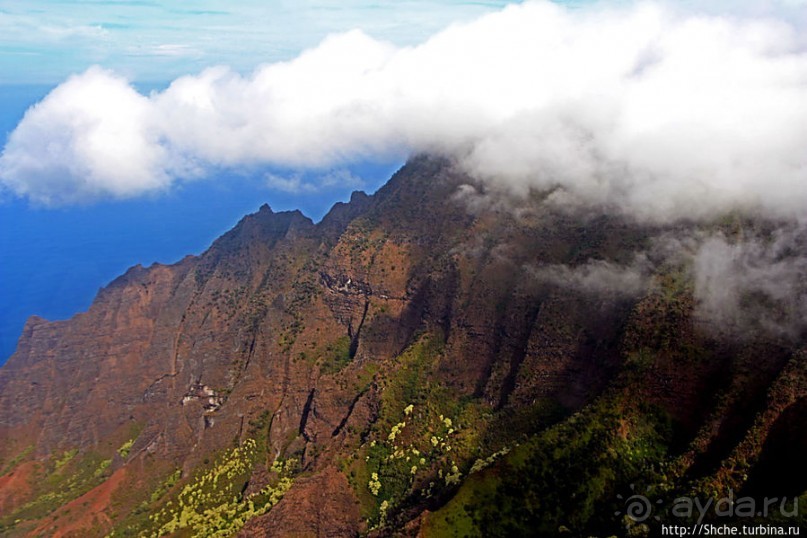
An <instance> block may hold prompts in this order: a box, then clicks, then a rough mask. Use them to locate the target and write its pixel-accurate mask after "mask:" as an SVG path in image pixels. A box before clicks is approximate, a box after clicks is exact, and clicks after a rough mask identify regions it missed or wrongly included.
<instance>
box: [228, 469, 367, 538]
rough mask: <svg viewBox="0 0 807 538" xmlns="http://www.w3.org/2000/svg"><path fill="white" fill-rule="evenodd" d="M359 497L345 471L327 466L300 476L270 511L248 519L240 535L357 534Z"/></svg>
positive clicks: (322, 537)
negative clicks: (312, 473)
mask: <svg viewBox="0 0 807 538" xmlns="http://www.w3.org/2000/svg"><path fill="white" fill-rule="evenodd" d="M360 521H361V519H360V514H359V506H358V501H357V500H356V499H355V497H354V496H353V495H352V491H351V488H350V484H349V483H348V481H347V479H346V478H345V476H344V475H343V474H341V473H340V472H339V471H337V470H335V469H333V468H332V467H329V468H326V469H324V470H323V471H321V472H319V473H317V474H316V475H313V476H311V477H306V478H301V479H299V481H298V482H297V485H296V487H294V488H293V489H292V490H291V491H289V493H288V494H287V495H286V496H285V497H284V498H283V500H282V501H280V503H278V505H277V506H276V507H275V508H273V509H272V510H271V511H270V512H269V513H267V514H265V515H263V516H259V517H256V518H255V519H253V520H251V521H249V522H248V523H247V524H246V525H245V526H244V528H243V529H242V530H241V532H240V533H239V534H238V536H240V537H243V538H248V537H256V538H269V537H272V536H294V535H297V536H312V537H314V536H316V537H317V538H340V537H342V536H356V535H357V534H358V533H359V530H360V528H361V525H360Z"/></svg>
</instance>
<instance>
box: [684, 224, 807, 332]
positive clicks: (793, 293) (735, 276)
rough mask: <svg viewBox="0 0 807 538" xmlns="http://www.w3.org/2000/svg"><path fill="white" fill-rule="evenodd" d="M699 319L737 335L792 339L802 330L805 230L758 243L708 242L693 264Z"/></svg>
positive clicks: (806, 319)
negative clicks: (762, 335) (759, 335)
mask: <svg viewBox="0 0 807 538" xmlns="http://www.w3.org/2000/svg"><path fill="white" fill-rule="evenodd" d="M692 270H693V277H694V285H695V288H694V292H695V298H696V299H697V300H698V312H697V313H698V315H699V316H700V317H701V318H702V319H703V320H706V321H708V322H709V323H714V324H716V325H717V326H718V327H719V328H720V329H722V330H730V331H731V332H732V333H734V334H735V335H737V336H743V335H745V336H756V335H758V334H760V333H762V334H764V335H767V336H770V337H776V338H785V339H791V340H797V339H799V338H801V337H803V333H804V331H805V329H807V227H805V226H803V225H802V226H794V227H783V228H780V229H778V230H776V231H775V232H774V234H773V237H771V238H770V239H768V240H766V241H763V240H760V239H758V238H753V239H750V240H740V241H736V240H735V241H729V240H727V239H726V238H725V237H723V236H722V235H716V236H712V237H709V238H708V239H706V240H705V241H703V243H702V244H701V245H700V247H699V248H698V251H697V253H696V254H695V256H694V259H693V264H692Z"/></svg>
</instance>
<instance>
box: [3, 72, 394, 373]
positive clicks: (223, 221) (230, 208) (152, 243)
mask: <svg viewBox="0 0 807 538" xmlns="http://www.w3.org/2000/svg"><path fill="white" fill-rule="evenodd" d="M49 90H50V88H49V87H45V86H0V135H2V143H3V146H5V140H6V137H7V136H8V134H9V133H10V132H11V131H12V130H13V129H14V127H15V126H16V125H17V123H18V122H19V121H20V119H21V118H22V116H23V114H24V113H25V110H26V109H27V108H28V107H29V106H31V105H32V104H34V103H36V102H37V101H39V100H40V99H42V97H44V96H45V95H46V94H47V92H48V91H49ZM141 91H143V89H142V88H141ZM401 164H402V163H401V162H400V161H396V162H388V163H365V164H361V165H357V166H354V167H351V168H350V170H351V171H352V172H353V173H354V174H355V175H358V176H359V177H361V178H362V179H363V180H364V185H363V186H362V190H364V191H366V192H374V191H375V190H376V189H378V187H380V186H381V185H383V184H384V183H385V182H386V180H387V179H389V177H390V176H391V175H392V173H394V172H395V170H397V169H398V168H399V167H400V166H401ZM273 172H278V171H275V170H273ZM279 172H281V173H282V172H284V171H279ZM286 172H288V171H286ZM262 175H263V173H257V172H255V173H254V175H253V176H252V177H246V178H245V177H242V176H241V174H238V173H237V171H231V172H229V173H228V172H222V173H220V174H217V176H216V177H211V178H208V179H205V180H197V181H195V182H190V183H185V184H182V185H180V186H179V187H178V188H176V189H175V190H173V191H172V192H170V193H167V194H160V195H156V196H147V197H143V198H137V199H131V200H117V201H101V202H98V203H95V204H93V205H85V206H72V207H65V208H57V209H49V208H42V207H33V206H31V205H30V204H29V203H28V202H27V200H22V199H19V198H15V197H13V196H11V195H9V193H7V192H5V193H2V194H0V364H2V363H4V362H5V361H6V360H7V358H8V357H9V356H11V354H12V353H13V352H14V349H15V348H16V345H17V339H18V338H19V335H20V333H21V331H22V328H23V325H24V324H25V320H26V319H27V318H28V316H30V315H32V314H36V315H38V316H42V317H44V318H46V319H50V320H57V319H66V318H69V317H71V316H72V315H74V314H76V313H77V312H80V311H83V310H86V309H87V307H89V305H90V303H91V302H92V300H93V298H94V297H95V295H96V293H97V292H98V290H99V288H101V287H102V286H104V285H106V284H107V283H109V282H110V281H111V280H113V279H114V278H115V277H116V276H118V275H120V274H121V273H123V272H124V271H126V269H127V268H129V267H131V266H132V265H136V264H138V263H140V264H143V265H146V266H148V265H151V264H152V263H154V262H160V263H173V262H176V261H178V260H180V259H181V258H182V257H183V256H185V255H186V254H199V253H201V252H203V251H204V250H205V249H206V248H207V247H208V246H209V245H210V243H211V242H212V241H213V240H214V239H215V238H216V237H218V236H219V235H221V234H222V233H224V232H225V231H227V230H228V229H230V228H231V227H232V226H233V225H234V224H236V223H237V222H238V220H239V219H241V217H243V216H244V215H246V214H247V213H252V212H255V211H257V209H258V208H259V207H260V206H261V204H263V203H268V204H269V205H270V206H271V207H272V209H273V210H275V211H281V210H289V209H300V210H301V211H303V213H305V214H306V215H307V216H309V217H311V218H312V219H314V220H315V221H316V220H319V219H320V218H321V217H322V216H323V215H324V214H325V213H326V212H327V210H328V209H329V208H330V207H331V206H332V205H333V204H334V203H335V202H337V201H346V200H347V199H349V197H350V193H351V192H352V191H353V190H354V187H352V186H349V185H347V186H343V185H336V186H332V187H330V188H329V189H328V190H327V191H324V192H321V193H317V194H302V195H293V194H287V193H281V192H277V191H273V190H270V189H269V188H267V187H266V185H265V183H264V182H263V181H262V180H261V177H262Z"/></svg>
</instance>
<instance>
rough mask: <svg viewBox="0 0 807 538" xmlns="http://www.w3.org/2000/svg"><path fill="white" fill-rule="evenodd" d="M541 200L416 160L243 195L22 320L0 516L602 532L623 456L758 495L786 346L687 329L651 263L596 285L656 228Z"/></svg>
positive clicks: (253, 528) (170, 526) (672, 276)
mask: <svg viewBox="0 0 807 538" xmlns="http://www.w3.org/2000/svg"><path fill="white" fill-rule="evenodd" d="M547 195H548V193H533V194H532V195H531V196H530V197H529V198H527V199H519V200H511V199H509V198H507V195H505V194H501V193H491V192H487V191H485V189H484V188H483V187H482V186H480V185H478V184H477V183H475V182H474V181H473V180H472V179H471V178H469V177H467V176H466V175H464V174H463V173H461V172H459V171H457V170H456V169H455V168H454V167H453V166H452V165H451V163H450V162H448V161H446V160H443V159H438V158H430V157H419V158H416V159H413V160H412V161H411V162H410V163H409V164H407V166H405V167H404V168H403V169H402V170H401V171H399V172H398V173H397V174H396V175H395V176H394V177H393V178H392V179H391V180H390V182H389V183H388V184H387V185H386V186H384V187H383V188H382V189H381V190H379V192H378V193H376V194H374V195H373V196H367V195H365V194H363V193H354V195H353V196H352V197H351V200H350V202H349V203H346V204H337V205H336V206H334V208H333V210H332V211H331V212H330V213H329V214H328V215H327V216H326V217H325V218H324V219H323V220H322V222H320V223H318V224H314V223H312V222H311V221H310V220H309V219H307V218H306V217H304V216H303V215H302V214H300V213H299V212H284V213H274V212H273V211H272V210H271V209H270V208H269V207H268V206H266V205H264V206H262V207H261V208H260V210H259V211H258V212H257V213H255V214H252V215H249V216H247V217H245V218H244V219H243V220H242V221H241V222H240V223H239V224H238V225H237V226H236V227H235V228H234V229H233V230H231V231H230V232H228V233H227V234H225V235H224V236H222V237H221V238H219V239H218V240H217V241H215V242H214V243H213V245H212V246H211V247H210V249H208V251H206V252H205V253H204V254H202V255H201V256H198V257H192V256H189V257H187V258H185V259H184V260H182V261H181V262H179V263H177V264H175V265H172V266H163V265H154V266H152V267H149V268H143V267H140V266H137V267H134V268H132V269H130V270H129V271H128V272H127V273H126V274H124V275H123V276H121V277H120V278H118V279H117V280H115V281H114V282H112V283H111V284H110V285H109V286H107V287H106V288H105V289H103V290H102V291H101V292H100V293H99V294H98V297H97V298H96V300H95V302H94V303H93V305H92V306H91V308H90V309H89V310H88V311H87V312H85V313H82V314H78V315H77V316H75V317H74V318H72V319H70V320H68V321H60V322H48V321H46V320H43V319H40V318H35V317H33V318H31V319H30V320H29V321H28V323H27V325H26V326H25V329H24V331H23V334H22V336H21V338H20V342H19V346H18V349H17V352H16V353H15V354H14V356H12V358H11V359H10V360H9V361H8V363H7V364H6V365H5V366H4V367H3V368H2V369H0V438H2V439H3V440H4V441H5V442H4V443H3V444H0V472H1V473H2V475H0V510H2V515H0V531H1V532H4V533H6V534H8V535H10V536H24V535H28V534H31V535H36V534H37V533H41V532H44V531H43V529H47V532H55V533H62V534H63V535H70V533H72V535H76V536H105V535H107V534H108V533H110V532H112V531H114V532H115V536H142V535H171V534H172V533H179V534H177V535H181V536H210V535H216V536H228V535H236V534H238V535H239V536H355V535H359V534H369V535H387V534H404V535H412V536H415V535H419V536H428V535H430V534H432V533H434V534H438V535H440V534H441V533H443V532H448V531H447V530H446V529H450V528H453V527H454V526H457V525H459V526H460V527H461V528H463V529H466V530H467V531H468V532H469V533H470V534H471V535H496V534H497V533H502V532H505V531H503V530H502V529H509V531H508V532H511V534H512V533H515V534H518V533H519V532H521V531H522V530H524V529H528V528H530V529H532V528H535V529H544V530H545V531H546V532H547V533H550V534H551V533H552V532H556V531H557V529H558V528H559V527H560V526H565V527H567V528H573V529H574V531H575V532H577V533H580V534H583V533H589V534H591V533H599V532H606V533H612V532H615V529H621V528H622V525H623V524H622V523H621V522H619V521H614V520H613V517H611V515H612V514H613V512H614V507H613V506H612V504H613V502H614V501H613V498H615V493H614V495H610V493H613V492H616V491H618V490H619V488H620V487H622V486H624V485H626V484H630V483H632V481H634V480H636V479H637V477H639V476H640V475H642V473H644V475H642V476H643V477H644V478H643V479H645V480H647V481H652V480H657V481H658V483H659V484H661V483H662V482H663V486H664V488H666V490H665V491H691V489H692V488H693V487H699V488H703V489H704V491H705V490H706V489H708V488H714V489H717V490H720V488H728V487H731V488H734V489H735V490H739V489H741V488H743V487H747V488H749V491H751V490H755V491H762V490H765V491H767V490H769V489H770V488H771V484H772V483H775V480H774V479H770V478H764V477H765V476H770V475H771V473H773V474H774V475H775V474H776V473H780V474H782V473H783V472H784V470H783V469H782V468H781V467H780V466H778V465H777V464H776V461H777V456H778V455H779V454H784V457H787V458H790V460H788V461H791V460H793V458H794V456H793V454H795V452H793V449H792V447H791V448H784V447H788V446H790V445H791V444H792V443H795V444H799V443H801V444H803V442H804V436H800V435H799V434H798V433H797V431H796V429H794V426H793V425H794V424H797V423H798V421H799V420H803V419H804V417H803V411H804V409H805V406H804V405H803V402H804V398H805V397H807V392H805V389H804V387H805V386H807V385H806V384H805V383H807V382H805V379H807V377H805V374H804V371H803V368H802V367H801V365H803V363H804V361H803V356H804V349H805V342H804V341H797V342H795V343H794V342H793V341H789V342H783V341H777V340H775V339H767V340H766V339H764V338H757V339H755V340H751V341H749V340H745V341H742V342H738V341H734V340H732V339H731V338H728V337H726V336H725V335H721V334H719V332H714V331H710V330H709V329H708V327H703V326H702V325H700V324H699V323H698V321H697V319H696V315H695V308H696V303H695V300H694V297H693V292H692V287H691V285H690V284H688V281H687V278H688V277H687V274H686V268H685V267H683V268H682V267H681V266H680V264H679V265H675V263H673V262H670V261H669V260H662V261H661V262H658V263H656V262H654V263H649V262H648V263H647V264H645V265H644V266H642V268H641V274H640V275H639V276H638V277H636V278H634V280H632V281H631V282H633V283H632V284H631V285H626V286H624V287H620V285H619V284H618V283H619V282H620V280H619V279H616V280H615V279H614V278H613V274H614V272H615V271H616V272H617V273H618V272H619V271H623V272H625V273H628V272H631V271H634V269H633V268H632V266H631V264H632V263H633V260H635V259H636V258H637V255H644V254H645V253H647V252H648V251H649V250H650V249H651V248H652V245H653V243H654V241H655V240H656V239H657V238H659V237H661V236H662V235H665V234H667V235H669V234H670V233H678V232H680V230H678V229H660V228H653V227H650V226H646V225H639V224H637V223H632V222H628V221H626V220H624V219H620V218H617V217H613V216H607V215H604V214H593V213H590V214H586V215H580V214H572V213H569V212H568V211H566V210H559V209H557V208H554V207H553V206H552V205H551V204H549V203H548V202H547V201H546V198H547ZM715 226H719V225H717V224H716V225H715ZM603 267H605V268H606V270H605V272H604V273H603V274H604V276H602V278H599V279H598V276H597V275H598V273H597V272H596V271H597V270H602V268H603ZM581 275H582V276H581ZM633 276H635V275H633ZM637 279H638V280H637ZM637 281H638V282H639V284H638V285H637V284H636V282H637ZM558 439H562V442H561V441H558ZM592 439H594V440H596V441H592ZM547 454H550V455H551V456H547ZM546 458H550V459H549V460H547V459H546ZM552 458H554V459H552ZM757 460H759V461H760V462H761V463H760V464H759V465H760V468H759V469H761V470H757V469H756V467H755V465H756V462H757ZM793 461H795V460H793ZM589 462H598V463H596V465H594V464H591V465H590V464H589ZM662 464H663V465H662ZM592 465H593V466H592ZM598 466H600V467H598ZM662 467H663V468H664V469H667V471H665V472H664V473H663V479H662V478H661V473H656V470H657V469H660V468H662ZM605 468H608V469H610V470H609V471H608V472H607V473H606V472H602V473H601V472H600V471H601V469H605ZM558 469H566V474H562V475H557V476H556V475H555V474H553V473H556V472H558V471H557V470H558ZM647 469H652V470H653V471H652V472H650V471H647ZM510 475H514V476H521V477H523V479H522V480H520V481H513V480H510V479H508V478H507V477H508V476H510ZM800 476H801V475H799V476H796V477H795V478H793V477H791V478H790V479H789V482H788V488H789V489H788V491H789V492H803V491H804V490H807V482H805V481H804V479H803V478H800ZM593 477H597V478H596V480H599V481H604V482H602V484H600V486H598V487H597V488H591V489H585V488H584V489H583V490H580V489H579V487H578V486H579V484H584V483H586V482H587V481H590V480H594V478H593ZM603 477H607V478H603ZM749 477H750V478H749ZM565 481H568V482H569V484H566V483H565ZM549 482H552V483H553V484H555V485H556V486H557V488H556V491H549V490H545V489H542V488H544V486H545V484H546V483H549ZM598 484H599V482H598ZM575 488H577V489H575ZM766 488H767V489H766ZM527 497H529V498H530V499H532V500H531V501H530V503H531V504H529V506H527V505H525V504H524V499H525V498H527ZM581 498H584V499H585V501H584V502H583V501H580V499H581ZM82 503H89V504H91V505H92V508H91V510H90V511H89V512H87V511H86V510H83V509H81V508H80V507H81V506H83V504H82ZM89 504H88V506H89ZM497 506H498V507H499V508H497V510H500V511H501V512H500V513H499V516H496V515H495V513H494V512H491V510H492V508H491V507H497ZM507 507H510V508H507ZM508 510H510V511H508ZM57 515H58V517H56V516H57ZM606 516H607V517H606ZM497 517H498V522H497ZM609 518H610V519H609ZM214 532H215V533H218V534H214ZM525 532H526V531H525ZM586 535H587V534H586Z"/></svg>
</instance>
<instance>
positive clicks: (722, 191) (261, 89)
mask: <svg viewBox="0 0 807 538" xmlns="http://www.w3.org/2000/svg"><path fill="white" fill-rule="evenodd" d="M783 12H784V11H783ZM800 26H802V23H800V22H797V21H796V20H795V19H788V18H786V17H777V16H776V15H775V14H771V13H769V14H768V15H766V16H765V17H760V16H755V17H751V16H749V15H747V12H746V14H739V13H735V14H733V15H732V14H728V13H715V10H712V12H711V13H693V12H691V11H689V12H683V11H681V9H680V8H673V7H665V6H663V5H660V4H654V3H638V4H632V5H629V6H623V7H619V8H613V7H611V8H605V7H602V6H596V5H595V6H592V7H585V8H575V9H572V8H564V7H561V6H558V5H555V4H552V3H549V2H543V1H538V2H528V3H525V4H521V5H514V6H510V7H508V8H507V9H504V10H503V11H501V12H498V13H495V14H491V15H487V16H484V17H482V18H480V19H478V20H477V21H475V22H473V23H470V24H465V25H457V26H452V27H450V28H448V29H446V30H444V31H443V32H441V33H439V34H437V35H435V36H433V37H432V38H431V39H429V40H428V41H426V42H424V43H423V44H421V45H419V46H417V47H407V48H396V47H394V46H393V45H391V44H388V43H383V42H379V41H377V40H374V39H372V38H370V37H368V36H367V35H365V34H363V33H361V32H358V31H353V32H349V33H346V34H340V35H335V36H331V37H329V38H327V39H326V40H325V41H323V42H322V43H321V44H320V45H319V46H318V47H317V48H315V49H312V50H309V51H307V52H305V53H303V54H302V55H300V56H299V57H298V58H296V59H294V60H292V61H289V62H284V63H276V64H271V65H265V66H262V67H260V68H258V69H256V70H255V71H254V73H252V74H251V75H249V76H241V75H239V74H237V73H234V72H232V71H231V70H229V69H227V68H224V67H215V68H211V69H208V70H205V71H204V72H202V73H201V74H199V75H194V76H186V77H182V78H180V79H177V80H175V81H174V82H173V83H172V84H171V85H170V87H168V88H167V89H166V90H165V91H162V92H157V93H153V94H151V95H149V96H144V95H141V94H139V93H138V92H137V91H135V90H134V89H133V88H132V86H131V85H130V84H129V83H128V82H127V81H126V80H124V79H122V78H120V77H118V76H117V75H115V74H114V73H111V72H109V71H105V70H103V69H101V68H92V69H89V70H88V71H86V72H85V73H83V74H80V75H76V76H74V77H72V78H70V79H69V80H68V81H66V82H65V83H63V84H62V85H61V86H59V87H58V88H56V89H55V90H54V91H53V92H51V93H50V94H49V95H48V96H47V97H46V98H45V99H44V100H43V101H42V102H41V103H39V104H38V105H36V106H35V107H33V108H31V109H30V110H29V111H28V112H27V114H26V115H25V117H24V119H23V121H22V122H21V123H20V125H19V126H18V127H17V129H16V130H15V131H14V132H13V133H12V134H11V136H10V139H9V141H8V144H7V146H6V147H5V149H4V151H3V154H2V157H0V180H1V181H2V184H3V185H4V186H5V187H6V188H7V189H9V190H11V191H12V192H13V193H16V194H17V195H20V196H27V197H28V198H30V199H31V200H32V201H35V202H39V203H44V204H51V205H58V204H65V203H73V202H79V201H85V200H92V199H96V198H101V197H110V196H111V197H127V196H136V195H139V194H142V193H146V192H150V191H157V190H160V189H165V188H168V187H169V186H170V185H171V184H172V183H173V182H175V181H177V180H184V179H189V178H194V177H200V176H204V175H206V174H207V171H208V170H209V169H211V168H214V167H215V168H219V167H222V166H223V167H238V168H240V167H251V166H262V165H278V166H284V167H291V168H299V169H311V168H326V167H338V166H342V165H344V164H346V163H350V162H354V161H358V160H362V159H367V158H379V157H385V156H386V157H391V156H400V155H406V154H408V153H413V152H443V153H447V154H449V155H453V156H455V157H456V158H457V159H458V162H459V163H460V164H461V166H463V167H464V168H466V169H467V170H468V171H470V172H472V173H473V174H474V175H476V176H477V177H478V178H480V179H483V180H486V181H488V182H490V184H491V185H492V186H495V187H497V188H502V189H506V190H512V191H514V192H516V193H519V192H526V191H527V190H529V189H531V188H537V189H548V188H556V187H560V189H557V190H556V191H555V194H554V195H553V197H554V199H555V200H556V201H558V202H559V203H575V204H579V203H584V204H589V203H592V204H598V205H605V206H609V207H615V208H618V209H619V210H620V211H625V212H628V213H630V214H632V215H635V216H637V217H639V218H647V219H652V220H671V219H676V218H680V217H692V218H701V217H704V216H708V215H711V214H713V213H714V212H715V211H720V210H725V209H729V208H740V209H743V208H754V209H756V210H759V211H762V212H764V213H766V214H768V215H773V216H781V217H794V216H795V217H798V216H802V215H804V213H805V211H806V209H805V208H807V43H806V42H805V38H804V37H803V36H804V35H805V34H804V32H803V30H804V29H803V28H801V27H800Z"/></svg>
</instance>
